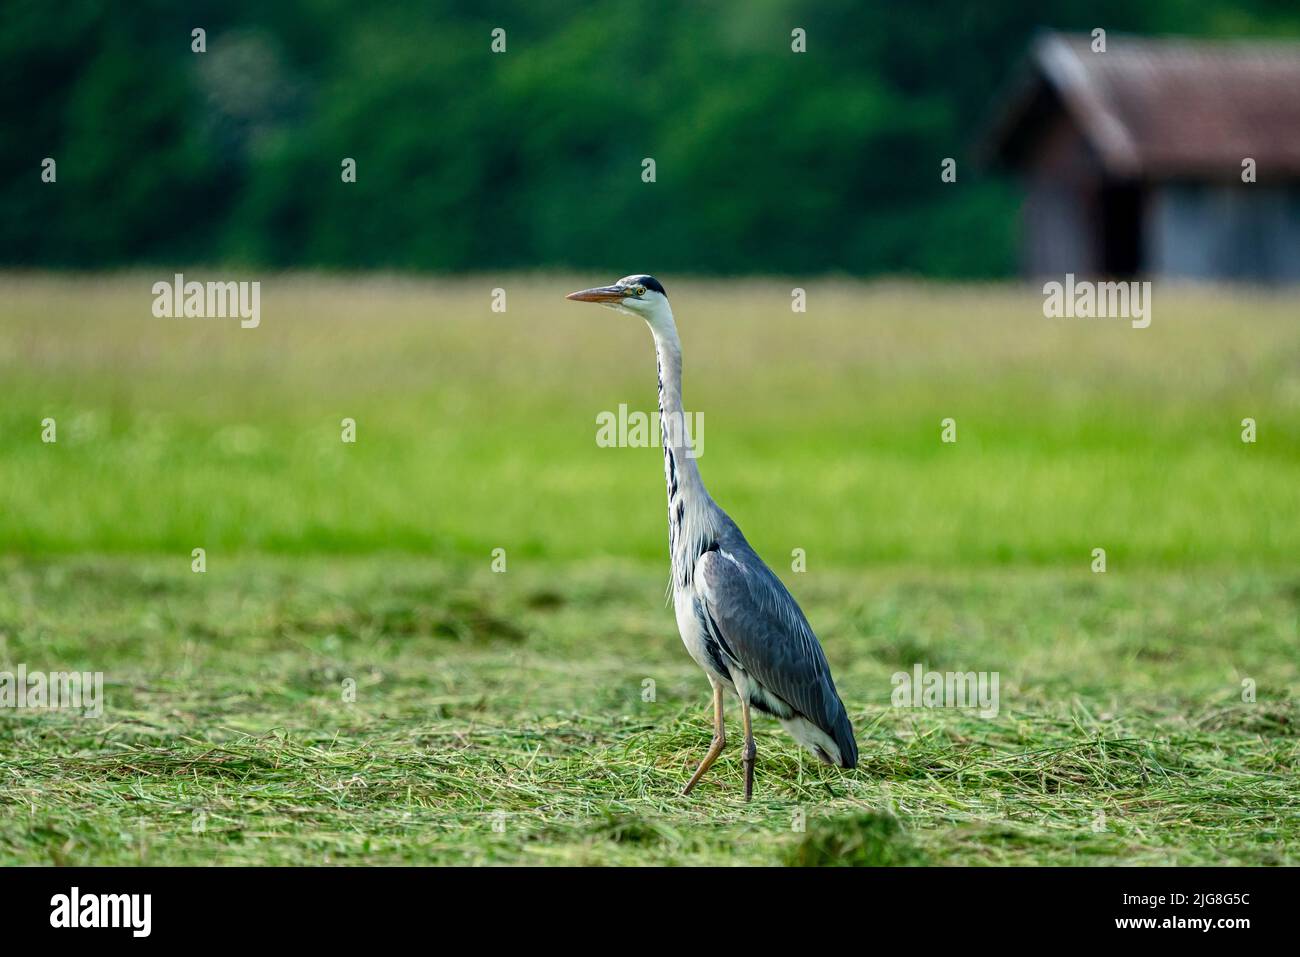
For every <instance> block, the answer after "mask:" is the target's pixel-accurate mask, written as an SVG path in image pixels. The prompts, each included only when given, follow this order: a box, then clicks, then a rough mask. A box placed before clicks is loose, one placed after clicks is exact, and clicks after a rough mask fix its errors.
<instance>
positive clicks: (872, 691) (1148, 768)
mask: <svg viewBox="0 0 1300 957" xmlns="http://www.w3.org/2000/svg"><path fill="white" fill-rule="evenodd" d="M164 274H165V271H164ZM157 278H159V277H158V276H154V275H152V274H148V275H146V274H135V275H116V276H112V277H76V276H45V275H32V276H26V275H15V274H10V275H8V276H4V277H0V301H2V302H3V303H4V306H3V309H0V382H2V383H3V385H4V392H5V398H4V402H3V403H2V404H0V509H2V510H3V512H2V519H0V671H4V670H13V669H14V668H15V667H16V666H17V665H18V664H20V663H21V664H25V665H26V667H27V668H28V669H29V670H44V671H60V670H69V669H78V670H89V671H102V672H103V673H104V681H105V697H106V703H105V712H104V715H103V717H102V718H98V719H96V718H88V717H83V716H80V715H77V714H73V713H70V712H63V711H61V712H33V711H16V710H14V709H0V779H2V780H3V781H4V782H5V783H4V787H2V788H0V862H3V863H16V862H23V863H69V864H95V863H113V864H131V863H164V864H180V863H217V864H233V863H298V864H318V863H361V862H419V863H433V862H449V863H516V862H523V863H631V864H658V863H754V864H770V863H793V864H819V863H904V864H906V863H934V864H984V863H1014V864H1035V863H1143V864H1163V863H1292V864H1294V863H1297V862H1300V852H1298V851H1297V850H1296V847H1297V838H1298V837H1300V834H1298V832H1300V823H1298V822H1300V773H1298V772H1297V759H1298V758H1300V755H1298V753H1297V752H1298V742H1300V738H1297V730H1296V729H1297V720H1300V709H1298V708H1297V702H1298V701H1300V673H1298V669H1300V655H1298V654H1297V649H1298V648H1300V630H1298V629H1300V567H1297V556H1300V324H1298V323H1297V322H1296V319H1295V317H1296V315H1297V313H1300V299H1297V298H1296V297H1294V296H1288V295H1283V294H1278V295H1262V294H1256V295H1252V294H1247V293H1245V292H1243V291H1239V290H1238V291H1229V290H1205V289H1195V288H1188V289H1185V290H1179V289H1166V288H1164V287H1161V286H1157V288H1156V298H1155V305H1154V319H1153V322H1152V325H1151V327H1150V328H1149V329H1146V330H1134V329H1131V328H1130V327H1129V326H1128V324H1127V323H1125V322H1115V321H1101V320H1094V321H1091V322H1088V321H1075V322H1070V321H1066V320H1046V319H1044V318H1043V317H1042V314H1041V302H1042V300H1041V296H1039V295H1037V294H1036V293H1035V292H1034V291H1032V290H1022V289H1019V288H1015V287H1006V286H949V287H944V286H926V285H909V284H870V285H862V284H854V283H850V282H847V281H844V282H821V283H811V284H809V283H806V282H802V281H798V282H796V281H791V282H780V281H734V282H698V281H697V282H674V281H673V280H672V277H662V278H664V281H665V283H666V284H667V286H668V290H669V293H670V295H671V296H672V298H673V303H674V307H675V309H676V311H677V315H678V324H679V326H680V328H681V332H682V338H683V340H684V345H685V352H686V402H687V405H688V407H690V408H692V409H694V410H697V411H700V412H702V413H703V415H704V417H705V423H706V428H705V454H704V456H703V458H702V459H701V462H700V465H701V469H702V471H703V474H704V477H705V480H706V481H707V482H708V483H709V486H710V489H711V491H712V492H713V494H714V496H715V498H717V500H718V501H719V502H720V504H722V505H723V506H724V507H725V508H727V509H728V510H729V511H730V512H731V514H732V515H733V516H734V517H735V518H736V519H737V521H738V522H739V523H740V524H741V526H742V527H743V528H744V529H745V531H746V534H747V535H748V537H749V538H750V540H751V542H752V543H753V544H754V546H755V547H756V548H757V549H758V550H759V552H760V553H761V554H763V555H764V556H765V557H767V559H768V561H769V562H770V563H771V564H772V566H773V567H774V569H776V571H777V572H778V574H780V575H781V576H782V578H783V579H784V580H785V581H786V582H787V584H788V585H789V586H790V587H791V590H792V591H793V593H794V594H795V596H796V597H797V598H798V599H799V600H800V602H801V603H802V604H803V606H804V609H805V611H806V612H807V613H808V617H809V619H810V620H811V622H812V624H813V626H814V627H815V628H816V629H817V631H818V633H819V634H820V636H821V638H822V641H823V644H824V645H825V647H826V650H827V654H828V657H829V658H830V661H831V664H832V667H833V668H834V670H835V674H836V678H837V682H838V684H839V686H840V690H841V693H842V695H843V697H844V699H845V701H846V704H847V705H848V706H849V711H850V714H851V716H852V718H853V720H854V724H855V727H856V728H857V731H858V740H859V745H860V749H861V754H862V760H861V764H860V765H859V767H858V769H857V770H856V771H853V772H842V771H838V770H834V769H827V768H825V767H823V766H821V765H819V764H817V763H816V762H815V761H814V760H812V759H811V758H810V757H808V756H807V755H804V754H802V753H801V752H800V751H798V750H797V749H796V747H795V746H794V744H793V743H792V742H791V741H789V739H787V738H786V737H785V736H784V734H783V733H782V732H780V730H779V728H778V727H777V726H776V725H775V724H774V723H771V722H767V721H764V722H762V723H760V726H759V741H758V746H759V766H758V784H757V793H756V799H755V801H754V803H753V804H751V805H748V806H746V805H745V804H744V802H743V801H742V800H741V799H740V787H741V786H740V758H739V749H738V748H737V747H736V746H735V745H734V741H735V740H736V737H737V736H736V735H735V734H733V736H732V740H733V746H732V747H731V749H729V751H728V752H726V753H725V754H724V756H723V758H722V759H721V760H720V761H719V763H718V765H717V766H715V768H714V770H713V771H712V772H711V773H710V775H709V777H707V778H706V779H705V781H704V783H703V784H702V785H701V786H700V788H699V789H697V791H696V792H695V793H694V794H693V795H692V796H691V797H690V798H682V797H680V796H679V794H678V792H679V790H680V787H681V785H682V784H683V783H684V781H685V780H686V778H687V777H688V776H689V774H690V771H691V770H692V769H693V767H694V764H695V762H696V761H697V760H698V758H699V756H700V755H701V754H702V752H703V750H704V748H705V747H706V746H707V744H708V739H709V734H710V729H709V715H708V685H707V682H706V681H705V679H704V677H703V675H702V674H700V673H699V671H698V669H697V668H696V666H695V665H694V663H693V662H691V661H690V659H689V658H688V657H687V656H686V653H685V651H684V650H683V649H682V648H681V644H680V640H679V639H678V637H677V634H676V626H675V623H674V620H673V617H672V613H671V610H670V609H668V608H667V607H665V605H664V586H665V584H666V579H667V573H666V555H665V552H666V528H665V525H666V519H665V515H664V491H663V481H662V464H661V459H660V455H659V452H658V450H657V449H653V448H622V449H607V448H599V447H598V446H597V444H596V442H595V432H596V416H597V414H598V413H599V412H602V411H605V410H616V409H617V408H618V406H619V404H620V403H626V404H627V405H628V406H629V407H630V408H631V409H634V410H644V411H652V410H653V409H654V405H655V396H654V384H655V383H654V360H653V355H652V352H651V345H650V340H649V335H648V333H647V332H646V330H645V328H644V326H643V325H641V324H640V323H639V322H638V321H636V320H632V319H627V318H623V317H619V316H617V315H615V314H613V313H609V312H606V311H604V310H598V309H595V308H593V307H584V306H579V305H576V304H572V303H566V302H564V300H563V294H564V292H566V291H568V290H570V289H573V288H577V287H578V286H581V285H590V284H591V283H592V282H596V281H605V280H608V279H610V278H613V277H606V276H586V277H569V278H564V277H554V276H524V275H509V276H499V277H498V276H484V277H479V278H475V279H462V280H456V281H427V282H426V281H414V280H403V279H395V278H365V277H358V278H353V279H346V278H338V277H335V278H326V277H314V276H304V275H299V276H283V277H275V276H272V277H261V278H262V281H263V291H262V323H261V326H260V327H259V328H258V329H250V330H241V329H240V328H239V327H238V323H237V321H234V320H169V319H155V318H153V316H152V315H151V313H150V305H151V302H152V295H151V293H150V286H151V284H152V282H153V281H154V280H155V279H157ZM253 278H259V277H253ZM794 285H803V286H805V287H806V288H807V289H808V300H809V309H808V312H807V313H805V314H794V313H792V312H791V311H790V308H789V301H790V288H791V287H792V286H794ZM498 286H500V287H503V288H505V289H506V291H507V302H508V311H507V312H506V313H504V314H499V313H493V312H492V311H491V309H490V304H491V290H492V288H494V287H498ZM344 417H351V418H354V419H355V420H356V422H357V442H356V443H355V444H344V443H343V442H341V441H340V420H341V419H343V418H344ZM945 417H951V418H954V419H955V420H956V422H957V429H958V441H957V442H956V443H955V444H943V443H941V442H940V440H939V438H940V421H941V420H942V419H944V418H945ZM1246 417H1252V418H1254V419H1255V420H1256V421H1257V423H1258V441H1257V442H1256V443H1253V444H1246V443H1243V442H1242V441H1241V438H1240V433H1241V420H1242V419H1243V418H1246ZM46 418H53V419H54V420H55V421H56V423H57V437H58V441H57V442H56V443H52V444H51V443H44V442H42V441H41V431H42V424H41V423H42V420H44V419H46ZM198 547H202V548H204V549H206V553H207V568H208V571H207V572H206V573H205V574H194V573H192V572H191V571H190V562H191V550H192V549H194V548H198ZM1094 548H1104V549H1105V550H1106V553H1107V571H1106V572H1105V574H1094V573H1092V572H1091V571H1090V564H1091V562H1092V550H1093V549H1094ZM494 549H504V554H505V556H506V561H507V570H506V572H505V573H504V574H499V573H494V572H493V571H492V568H491V562H492V554H493V550H494ZM794 549H803V550H804V551H805V553H806V556H807V570H806V571H804V572H802V573H796V572H794V571H792V569H791V553H792V550H794ZM916 663H921V664H923V665H925V666H926V667H927V668H929V669H932V670H940V671H945V670H951V671H963V672H964V671H990V672H997V673H998V674H999V675H1000V681H1001V686H1000V688H1001V696H1000V697H1001V700H1000V710H999V713H998V714H997V715H996V716H995V717H992V718H981V717H979V716H978V715H977V714H975V713H974V712H971V711H964V710H957V709H910V708H895V707H892V706H891V704H890V694H891V691H892V690H893V689H892V686H891V681H890V676H891V675H892V674H893V673H894V672H896V671H900V670H903V671H907V670H910V669H911V668H912V666H913V665H914V664H916ZM352 682H355V700H350V698H351V697H352V696H351V695H350V694H345V687H347V688H350V687H352V684H351V683H352ZM1243 682H1244V683H1246V685H1247V686H1249V687H1253V688H1254V698H1255V700H1253V701H1251V700H1243V698H1244V697H1245V698H1249V697H1250V696H1249V695H1245V696H1243ZM648 688H653V695H651V694H650V693H649V691H648V690H647V689H648ZM650 697H652V698H653V700H646V698H650ZM345 699H348V700H345ZM733 710H734V709H733ZM731 718H732V720H733V722H734V721H736V720H737V718H736V715H735V714H734V713H733V714H732V715H731Z"/></svg>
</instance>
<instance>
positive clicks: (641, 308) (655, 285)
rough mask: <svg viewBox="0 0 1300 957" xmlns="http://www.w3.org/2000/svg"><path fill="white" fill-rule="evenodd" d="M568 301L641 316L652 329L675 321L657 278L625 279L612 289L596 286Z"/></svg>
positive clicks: (611, 287)
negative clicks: (596, 305)
mask: <svg viewBox="0 0 1300 957" xmlns="http://www.w3.org/2000/svg"><path fill="white" fill-rule="evenodd" d="M564 298H566V299H573V300H575V301H577V302H598V303H600V304H601V305H602V306H609V307H610V308H611V309H616V310H618V311H619V312H622V313H626V314H627V315H629V316H640V317H641V318H642V319H644V320H645V321H646V322H648V323H650V325H651V327H655V326H656V325H658V324H659V323H662V322H671V321H672V315H673V314H672V310H671V309H669V308H668V295H667V293H665V292H664V287H663V286H662V285H661V284H660V283H659V280H658V279H656V278H655V277H654V276H644V275H638V276H624V277H623V278H622V279H620V280H619V281H618V282H616V283H614V284H613V285H612V286H596V287H595V288H594V289H583V290H582V291H580V292H571V293H569V294H568V295H567V296H565V297H564Z"/></svg>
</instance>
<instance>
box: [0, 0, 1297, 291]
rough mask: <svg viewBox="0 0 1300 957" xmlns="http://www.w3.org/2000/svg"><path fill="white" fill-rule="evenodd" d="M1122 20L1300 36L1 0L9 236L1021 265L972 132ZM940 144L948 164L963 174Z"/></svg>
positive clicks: (247, 258) (579, 258)
mask: <svg viewBox="0 0 1300 957" xmlns="http://www.w3.org/2000/svg"><path fill="white" fill-rule="evenodd" d="M1097 25H1101V26H1105V27H1106V28H1107V29H1108V30H1110V31H1114V32H1116V33H1118V32H1123V31H1131V32H1143V33H1189V34H1213V35H1219V34H1259V35H1270V34H1286V35H1296V34H1300V14H1297V12H1296V8H1295V7H1294V6H1293V5H1288V4H1287V3H1286V2H1283V0H1251V2H1242V0H1234V2H1231V3H1229V2H1226V0H1205V2H1192V0H1150V2H1147V3H1143V4H1133V3H1131V2H1130V0H1087V2H1082V0H1081V2H1064V3H1056V4H1047V5H1045V4H1041V3H1034V2H1029V0H1024V2H1007V3H999V4H974V3H969V2H957V0H944V2H932V3H924V4H919V3H918V4H913V3H901V2H889V3H885V2H877V3H855V2H851V0H808V2H794V0H789V2H787V0H717V2H710V3H702V2H699V0H676V2H656V3H646V2H634V0H608V2H601V3H586V4H577V3H575V4H562V3H536V2H531V3H530V2H522V0H519V2H513V0H512V2H490V0H489V2H471V0H421V2H409V3H375V4H358V3H352V2H345V0H290V2H279V3H275V4H264V3H260V2H254V0H224V2H191V3H179V4H178V3H174V2H167V0H133V2H129V3H128V2H120V3H99V2H94V0H63V2H60V3H58V4H50V3H48V2H45V0H7V2H6V3H5V4H4V5H3V6H2V7H0V143H3V150H2V151H0V262H3V263H6V264H10V265H53V266H114V265H122V264H130V263H142V262H144V263H153V264H159V265H176V264H193V263H196V262H197V263H229V264H238V265H248V266H254V265H256V266H270V267H290V266H293V267H299V266H324V267H343V268H349V267H358V268H372V267H383V268H396V269H402V270H433V271H455V270H496V269H517V268H533V267H566V266H568V267H579V266H580V267H584V268H589V269H603V270H605V271H609V272H619V271H620V270H622V271H626V270H628V269H633V268H635V269H645V270H654V271H663V272H679V273H680V272H685V271H691V272H710V273H737V272H739V273H744V272H755V273H757V272H776V273H796V272H797V273H806V272H809V271H813V272H825V271H846V272H850V273H854V274H869V273H881V272H885V273H917V274H923V275H931V276H989V275H998V274H1002V273H1005V272H1007V271H1009V269H1010V268H1011V265H1012V258H1013V254H1012V249H1013V236H1014V223H1015V202H1016V201H1015V191H1014V188H1013V186H1012V184H1010V183H1008V182H1005V181H1002V180H999V179H997V178H995V177H992V176H989V175H985V174H982V173H981V172H980V171H978V170H976V169H975V168H974V167H973V166H972V165H971V164H970V163H969V162H968V159H969V154H970V150H971V147H972V145H973V143H974V141H975V139H976V137H977V135H978V132H979V130H980V127H981V123H982V122H983V120H984V118H985V117H986V116H987V113H988V111H989V109H990V108H991V104H992V103H993V102H994V101H995V96H996V94H997V91H998V89H999V88H1000V87H1001V86H1002V84H1004V83H1005V82H1006V81H1007V79H1008V76H1009V75H1010V74H1011V73H1012V71H1013V70H1014V67H1015V65H1016V64H1017V62H1018V61H1019V58H1020V57H1021V55H1022V53H1023V50H1024V48H1025V45H1026V43H1027V42H1028V40H1029V39H1030V37H1031V36H1032V34H1033V32H1034V30H1035V29H1037V28H1039V27H1053V28H1058V29H1070V30H1089V29H1091V28H1092V27H1094V26H1097ZM195 27H203V28H204V29H205V30H206V31H207V52H206V53H202V54H196V53H193V52H191V48H190V46H191V30H192V29H193V28H195ZM497 27H500V28H502V29H504V30H505V31H506V43H507V50H506V52H505V53H503V54H494V53H492V52H491V50H490V43H491V32H492V30H493V29H494V28H497ZM795 27H800V28H802V29H804V30H806V31H807V52H806V53H803V54H796V53H793V52H792V51H791V36H790V35H791V30H792V29H794V28H795ZM47 156H48V157H53V158H54V159H55V160H56V162H57V164H58V166H57V172H58V181H57V184H54V185H48V184H43V183H42V182H41V180H40V171H41V165H40V164H41V161H42V159H43V158H44V157H47ZM947 156H952V157H955V158H956V159H957V160H958V164H959V166H958V182H957V184H955V185H954V184H943V183H941V182H940V178H939V169H940V162H941V161H942V159H943V158H944V157H947ZM344 157H352V158H354V159H355V160H356V163H357V181H356V183H354V184H345V183H343V182H342V181H341V178H340V164H341V162H342V160H343V158H344ZM645 157H652V158H654V160H655V162H656V173H657V181H656V182H654V183H644V182H642V179H641V171H642V166H641V163H642V160H643V158H645Z"/></svg>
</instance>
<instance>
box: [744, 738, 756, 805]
mask: <svg viewBox="0 0 1300 957" xmlns="http://www.w3.org/2000/svg"><path fill="white" fill-rule="evenodd" d="M757 754H758V748H756V747H754V739H753V738H750V739H749V740H748V741H746V742H745V752H744V761H743V763H744V765H745V801H746V803H748V802H749V801H752V800H754V758H755V757H756V756H757Z"/></svg>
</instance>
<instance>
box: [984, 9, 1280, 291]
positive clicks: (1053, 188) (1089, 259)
mask: <svg viewBox="0 0 1300 957" xmlns="http://www.w3.org/2000/svg"><path fill="white" fill-rule="evenodd" d="M984 152H985V158H986V159H991V160H992V161H993V162H994V163H995V164H997V165H1000V166H1003V167H1006V168H1010V169H1013V170H1015V171H1016V172H1017V173H1018V174H1019V176H1020V177H1021V178H1022V180H1023V183H1024V187H1025V198H1024V208H1023V214H1022V215H1023V221H1022V224H1021V234H1022V269H1023V271H1024V273H1025V274H1026V275H1029V276H1033V277H1040V276H1053V275H1055V276H1060V275H1062V274H1064V273H1067V272H1073V273H1075V274H1078V275H1096V276H1135V275H1143V276H1148V277H1178V278H1194V279H1227V280H1248V281H1265V282H1300V43H1282V42H1258V41H1244V40H1243V41H1201V40H1196V41H1192V40H1175V39H1148V38H1137V37H1130V36H1119V35H1112V36H1110V37H1108V38H1107V40H1106V49H1105V51H1104V52H1094V50H1093V39H1092V38H1091V37H1088V36H1074V35H1065V34H1058V33H1048V34H1044V35H1042V36H1040V37H1039V38H1038V39H1037V40H1036V42H1035V43H1034V44H1033V45H1032V47H1031V49H1030V52H1029V57H1028V61H1027V63H1026V65H1025V66H1024V68H1023V69H1022V71H1021V73H1020V76H1019V77H1018V78H1017V79H1016V81H1015V82H1014V84H1013V85H1012V87H1011V89H1010V91H1009V92H1008V93H1007V94H1006V95H1005V96H1004V98H1003V99H1002V101H1001V102H999V103H998V104H997V109H996V120H995V121H994V122H993V123H992V124H991V126H990V129H989V131H988V135H987V139H986V141H985V143H984ZM1243 174H1247V175H1246V178H1247V179H1249V178H1253V180H1254V182H1246V181H1244V179H1243Z"/></svg>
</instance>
